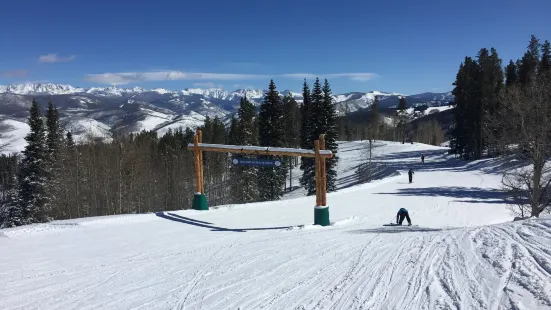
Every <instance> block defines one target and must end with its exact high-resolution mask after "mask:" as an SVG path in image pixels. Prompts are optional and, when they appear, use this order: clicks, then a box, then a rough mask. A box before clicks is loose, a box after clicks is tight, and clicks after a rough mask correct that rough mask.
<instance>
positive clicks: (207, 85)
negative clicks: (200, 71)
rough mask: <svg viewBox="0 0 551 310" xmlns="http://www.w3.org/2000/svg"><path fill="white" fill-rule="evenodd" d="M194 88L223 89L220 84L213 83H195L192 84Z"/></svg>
mask: <svg viewBox="0 0 551 310" xmlns="http://www.w3.org/2000/svg"><path fill="white" fill-rule="evenodd" d="M192 85H193V86H195V87H206V88H224V86H223V85H221V84H216V83H214V82H196V83H193V84H192Z"/></svg>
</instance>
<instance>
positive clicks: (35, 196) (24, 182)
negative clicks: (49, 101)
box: [19, 100, 50, 223]
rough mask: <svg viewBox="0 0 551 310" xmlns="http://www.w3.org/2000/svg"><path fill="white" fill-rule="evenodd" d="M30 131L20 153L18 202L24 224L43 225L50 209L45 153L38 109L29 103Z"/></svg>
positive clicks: (43, 131)
mask: <svg viewBox="0 0 551 310" xmlns="http://www.w3.org/2000/svg"><path fill="white" fill-rule="evenodd" d="M28 124H29V126H30V132H29V134H28V135H27V136H26V137H25V140H26V141H27V146H26V147H25V150H24V151H23V159H22V161H21V169H20V172H21V174H20V178H19V184H20V186H19V190H20V192H19V199H20V201H21V204H22V214H23V217H24V218H25V221H27V222H28V223H43V222H48V221H49V220H50V209H48V207H49V206H48V205H47V196H46V192H45V191H46V183H47V179H46V176H47V173H46V172H47V171H46V168H47V153H46V143H45V130H44V122H43V121H42V117H41V114H40V106H39V104H38V103H37V102H36V100H33V102H32V105H31V109H30V116H29V119H28Z"/></svg>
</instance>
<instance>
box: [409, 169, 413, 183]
mask: <svg viewBox="0 0 551 310" xmlns="http://www.w3.org/2000/svg"><path fill="white" fill-rule="evenodd" d="M413 173H414V172H413V169H411V168H410V169H409V171H408V176H409V183H411V182H413Z"/></svg>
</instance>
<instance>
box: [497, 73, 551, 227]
mask: <svg viewBox="0 0 551 310" xmlns="http://www.w3.org/2000/svg"><path fill="white" fill-rule="evenodd" d="M501 99H502V100H501V102H502V104H503V107H504V108H503V113H501V114H500V115H499V116H498V117H497V118H496V119H494V120H493V121H494V124H495V122H497V123H498V124H499V125H501V126H500V127H502V128H505V131H506V133H507V134H504V135H500V137H502V139H507V140H506V141H505V143H503V141H502V143H500V144H501V145H510V144H512V143H514V144H516V145H521V146H523V147H518V148H516V153H517V154H518V156H519V157H523V158H526V159H527V160H528V161H529V162H530V164H531V167H529V169H519V170H516V171H513V172H510V173H507V174H505V175H504V178H503V182H502V183H503V186H504V188H505V189H507V190H508V191H509V192H510V193H511V196H512V197H513V198H515V202H514V203H513V205H516V210H517V212H518V214H519V215H520V216H522V217H524V216H525V215H526V214H527V213H528V212H529V213H530V216H533V217H539V215H540V214H541V213H542V212H543V211H544V210H545V209H546V208H547V207H548V206H549V204H550V203H551V188H550V186H549V185H550V184H551V176H549V173H548V170H547V169H545V163H546V161H547V159H548V158H549V156H550V154H551V119H550V117H551V78H550V75H549V74H545V75H543V74H542V75H540V76H538V77H537V78H536V79H535V80H534V82H533V83H530V84H528V85H525V86H521V85H514V86H511V87H509V88H508V89H507V90H506V91H504V92H503V94H502V96H501Z"/></svg>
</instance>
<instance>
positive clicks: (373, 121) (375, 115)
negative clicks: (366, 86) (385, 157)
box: [369, 96, 380, 139]
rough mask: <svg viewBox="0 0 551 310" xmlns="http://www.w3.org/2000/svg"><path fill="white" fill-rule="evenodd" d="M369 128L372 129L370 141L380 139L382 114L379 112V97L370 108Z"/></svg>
mask: <svg viewBox="0 0 551 310" xmlns="http://www.w3.org/2000/svg"><path fill="white" fill-rule="evenodd" d="M369 127H370V133H371V134H370V139H378V138H379V128H380V112H379V97H378V96H375V99H374V100H373V103H372V104H371V107H370V108H369Z"/></svg>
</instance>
